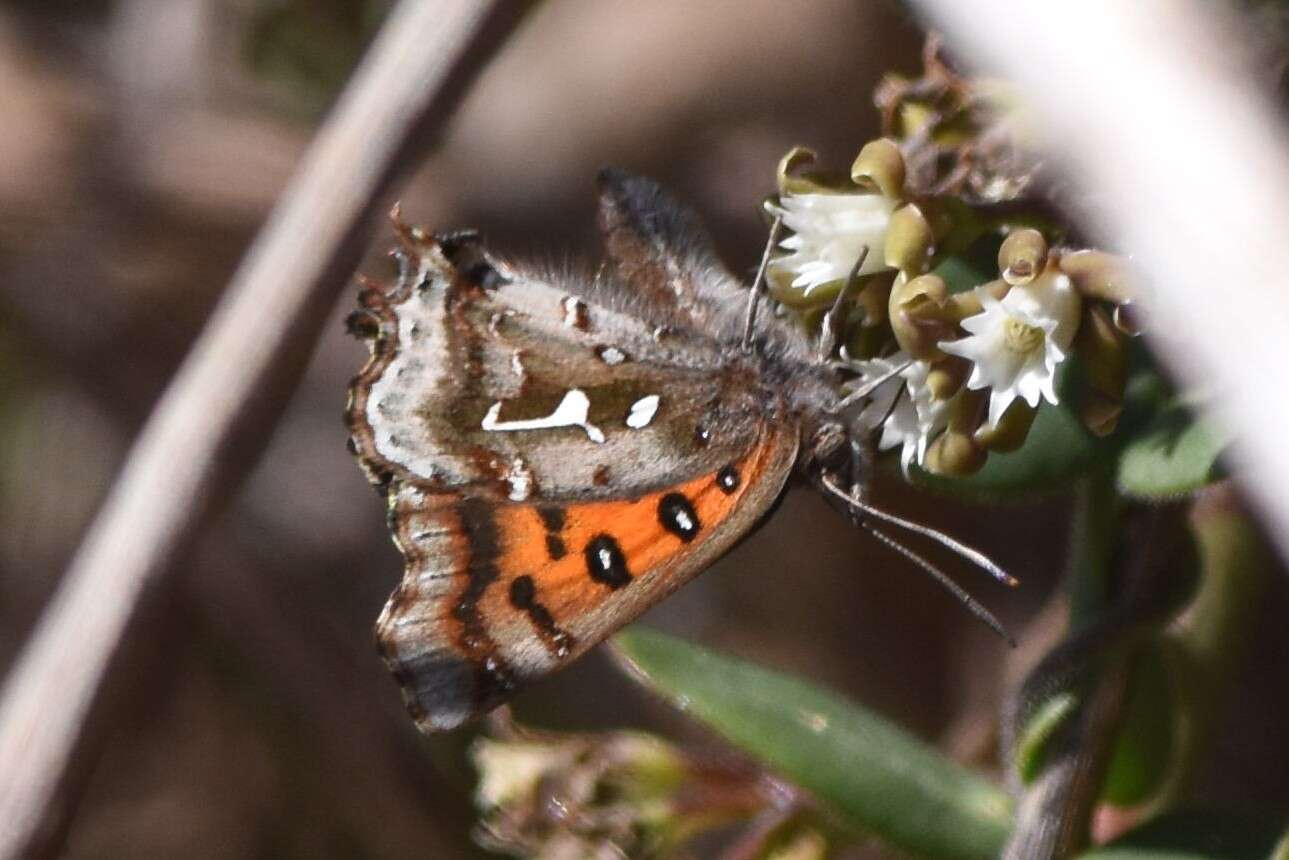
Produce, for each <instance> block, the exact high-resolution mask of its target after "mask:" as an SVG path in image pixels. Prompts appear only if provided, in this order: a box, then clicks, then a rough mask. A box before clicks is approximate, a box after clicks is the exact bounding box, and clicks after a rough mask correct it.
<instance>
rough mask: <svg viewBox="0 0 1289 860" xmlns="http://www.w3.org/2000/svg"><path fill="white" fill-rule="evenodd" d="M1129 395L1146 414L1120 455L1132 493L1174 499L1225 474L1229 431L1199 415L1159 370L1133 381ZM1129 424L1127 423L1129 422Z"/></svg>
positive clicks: (1123, 485)
mask: <svg viewBox="0 0 1289 860" xmlns="http://www.w3.org/2000/svg"><path fill="white" fill-rule="evenodd" d="M1128 399H1129V400H1130V401H1132V402H1133V403H1134V404H1135V405H1134V406H1133V408H1134V409H1135V410H1136V411H1138V412H1142V413H1144V415H1143V417H1142V418H1141V419H1139V421H1140V426H1139V427H1136V428H1129V427H1127V426H1125V428H1124V430H1125V431H1126V435H1127V436H1128V440H1127V442H1126V443H1125V444H1124V446H1123V449H1122V451H1121V452H1120V454H1119V465H1118V475H1117V483H1118V485H1119V489H1120V490H1121V491H1123V492H1124V493H1126V494H1128V495H1131V496H1138V497H1141V498H1147V499H1159V498H1171V497H1174V496H1179V495H1183V494H1185V493H1192V492H1194V491H1196V490H1198V489H1200V488H1202V487H1204V486H1205V485H1207V484H1209V483H1211V482H1212V481H1214V480H1216V479H1217V478H1219V477H1221V474H1220V470H1219V469H1218V462H1217V458H1218V455H1220V454H1221V453H1222V451H1223V450H1224V449H1225V448H1226V443H1227V437H1226V434H1224V433H1221V432H1219V431H1218V430H1217V429H1216V428H1215V427H1214V426H1213V425H1212V424H1211V423H1210V422H1208V421H1207V420H1205V419H1202V418H1197V417H1195V415H1194V414H1193V413H1192V412H1191V410H1190V409H1189V408H1188V407H1187V405H1186V404H1185V402H1184V401H1183V400H1182V398H1181V397H1179V396H1178V395H1175V394H1172V393H1170V392H1168V391H1167V389H1166V388H1165V386H1164V383H1163V382H1162V380H1160V379H1159V378H1158V377H1157V376H1155V375H1154V374H1141V375H1140V376H1138V377H1137V378H1136V379H1134V380H1133V382H1132V385H1131V387H1130V390H1129V393H1128ZM1126 423H1127V422H1126Z"/></svg>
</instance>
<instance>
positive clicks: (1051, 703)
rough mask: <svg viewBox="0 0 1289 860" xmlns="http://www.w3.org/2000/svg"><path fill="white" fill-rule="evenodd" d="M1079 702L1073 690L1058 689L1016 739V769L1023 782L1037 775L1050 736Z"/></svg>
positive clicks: (1041, 766) (1032, 779) (1039, 708)
mask: <svg viewBox="0 0 1289 860" xmlns="http://www.w3.org/2000/svg"><path fill="white" fill-rule="evenodd" d="M1078 705H1079V700H1078V699H1077V698H1076V697H1075V695H1074V694H1073V693H1059V694H1057V695H1055V696H1053V697H1052V698H1050V699H1048V700H1047V701H1046V702H1044V703H1043V704H1041V705H1039V706H1038V710H1036V711H1035V712H1034V716H1032V717H1030V719H1029V722H1027V723H1026V724H1025V726H1024V728H1023V729H1022V730H1021V735H1020V738H1018V739H1017V741H1016V770H1017V771H1018V772H1019V773H1020V778H1021V781H1022V782H1024V783H1026V784H1028V783H1030V782H1033V781H1034V777H1036V776H1038V774H1039V771H1040V770H1042V768H1043V753H1044V751H1045V750H1046V748H1047V742H1048V740H1050V739H1051V737H1052V735H1053V734H1054V733H1055V732H1056V730H1057V729H1059V728H1060V727H1061V725H1062V724H1063V723H1064V722H1065V721H1066V719H1068V718H1069V716H1070V714H1072V713H1074V711H1075V709H1076V708H1077V707H1078Z"/></svg>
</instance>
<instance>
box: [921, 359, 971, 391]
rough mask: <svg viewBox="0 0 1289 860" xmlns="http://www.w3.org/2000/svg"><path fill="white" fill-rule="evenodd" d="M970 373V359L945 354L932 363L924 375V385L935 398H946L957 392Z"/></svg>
mask: <svg viewBox="0 0 1289 860" xmlns="http://www.w3.org/2000/svg"><path fill="white" fill-rule="evenodd" d="M970 375H971V362H970V361H967V360H966V359H965V358H960V357H959V356H956V355H950V356H946V357H945V358H944V359H943V360H941V361H937V362H936V363H935V364H934V365H932V367H931V370H930V372H928V373H927V375H926V387H927V388H929V389H930V390H931V396H932V397H934V398H935V399H936V400H948V399H949V398H950V397H952V396H953V395H955V394H957V393H958V390H959V389H961V388H962V384H963V383H964V382H966V381H967V377H968V376H970Z"/></svg>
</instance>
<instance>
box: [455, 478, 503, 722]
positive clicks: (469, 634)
mask: <svg viewBox="0 0 1289 860" xmlns="http://www.w3.org/2000/svg"><path fill="white" fill-rule="evenodd" d="M456 513H457V517H458V520H459V521H460V523H461V529H462V531H463V533H464V534H465V538H466V545H467V547H468V552H469V558H468V560H467V562H466V565H465V574H466V585H465V588H464V589H463V590H462V592H461V595H460V596H459V597H458V598H457V602H456V604H455V605H454V606H453V607H452V617H453V618H454V619H456V620H457V621H458V622H459V623H460V625H461V627H460V634H459V637H458V645H459V647H460V651H461V653H462V654H463V655H464V656H465V657H466V659H467V660H469V662H470V664H471V665H472V666H473V667H474V669H475V678H474V698H475V704H476V707H477V708H478V709H479V710H486V709H488V708H491V707H493V706H494V705H496V704H499V703H500V702H501V701H503V700H504V699H505V698H506V697H507V696H508V695H509V694H510V693H511V692H512V691H513V690H514V688H515V679H514V673H513V672H512V671H511V669H510V667H509V666H507V665H506V663H505V661H504V660H502V659H501V658H500V657H499V656H497V644H496V643H495V642H494V641H493V640H492V636H491V635H490V634H489V633H488V630H487V627H486V626H485V625H484V622H483V616H482V615H481V613H480V611H479V604H480V602H481V601H482V600H483V596H484V594H485V593H486V592H487V591H488V588H489V587H491V585H492V584H493V583H494V582H496V581H497V578H498V577H499V576H500V572H499V569H498V567H497V562H498V560H499V559H500V557H501V540H500V534H499V533H498V531H497V521H496V518H495V517H494V516H493V509H492V506H491V505H490V504H489V503H488V502H486V501H484V500H482V499H471V498H467V499H462V500H461V502H460V503H459V504H458V505H457V510H456Z"/></svg>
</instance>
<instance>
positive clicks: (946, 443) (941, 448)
mask: <svg viewBox="0 0 1289 860" xmlns="http://www.w3.org/2000/svg"><path fill="white" fill-rule="evenodd" d="M988 408H989V392H988V391H986V390H979V391H970V390H968V391H962V392H960V393H959V394H958V396H957V397H955V398H954V400H953V403H952V404H950V407H949V428H948V429H947V430H945V431H944V433H942V434H940V438H938V439H936V440H935V441H934V442H932V443H931V447H930V448H928V449H927V452H926V468H927V470H928V471H930V472H933V473H935V474H937V475H945V476H949V477H962V476H965V475H972V474H975V473H976V472H979V471H980V470H981V469H982V468H984V465H985V461H986V460H988V459H989V454H988V452H987V451H985V449H984V448H982V447H980V445H978V444H977V443H976V440H975V438H974V437H975V432H976V430H977V429H978V428H979V427H980V425H981V423H982V422H983V421H984V419H985V413H986V411H987V410H988Z"/></svg>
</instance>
